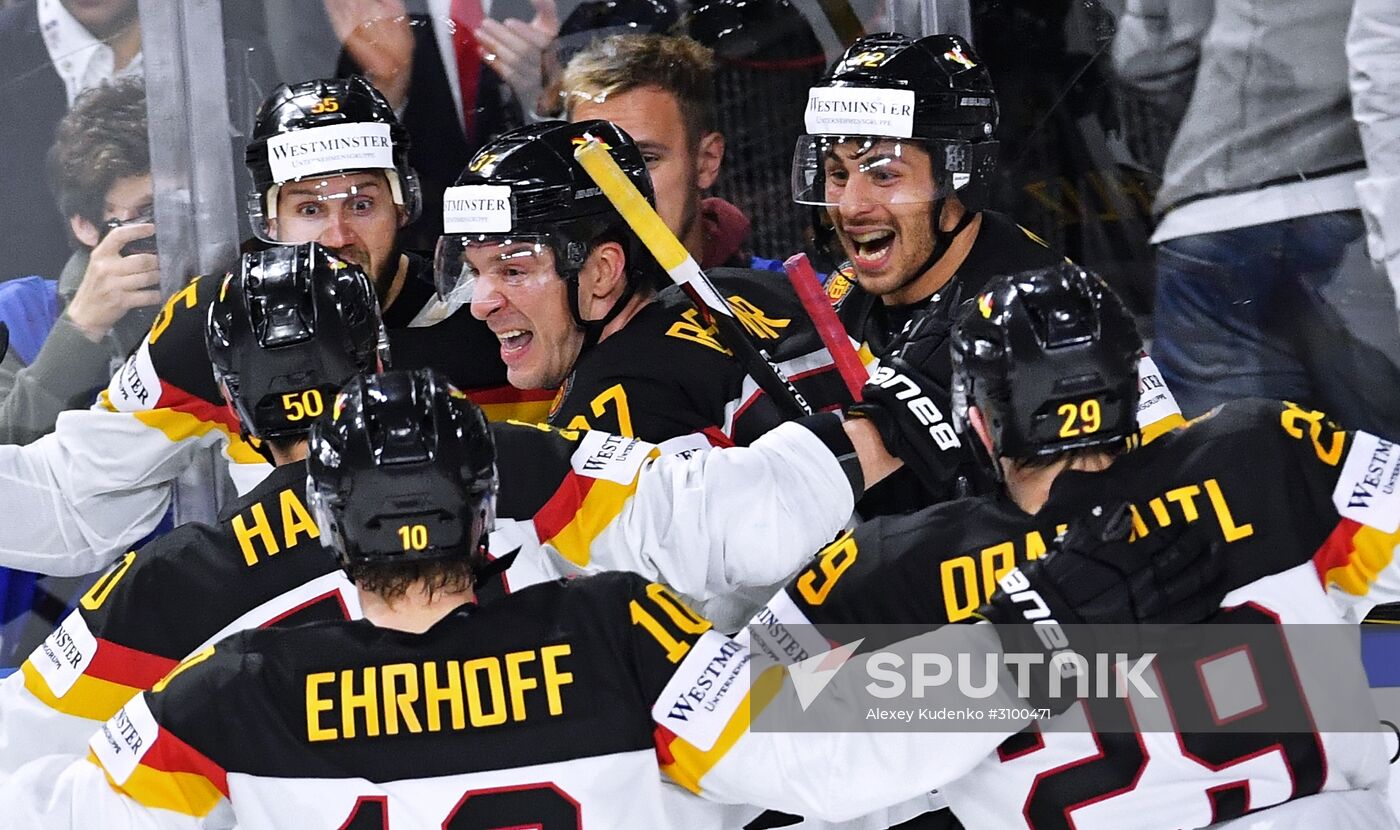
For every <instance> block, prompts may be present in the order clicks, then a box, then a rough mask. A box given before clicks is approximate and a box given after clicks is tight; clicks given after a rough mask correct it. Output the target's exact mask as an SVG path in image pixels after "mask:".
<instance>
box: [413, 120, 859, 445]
mask: <svg viewBox="0 0 1400 830" xmlns="http://www.w3.org/2000/svg"><path fill="white" fill-rule="evenodd" d="M588 137H593V138H597V139H598V140H600V141H602V142H603V143H604V144H605V145H606V147H607V149H608V151H609V153H610V154H611V155H612V157H613V159H614V160H615V161H617V163H618V165H619V166H620V167H621V168H622V169H623V171H624V172H625V173H626V174H627V176H628V177H629V178H630V179H631V181H632V183H633V184H635V185H636V187H637V189H638V190H640V191H641V192H642V194H643V195H644V196H646V197H647V199H648V200H650V201H653V202H654V201H655V200H654V197H653V195H652V183H651V179H650V176H649V175H648V173H647V166H646V163H645V161H644V160H643V158H642V153H641V150H640V149H639V148H638V147H637V145H636V143H635V142H633V141H632V139H631V138H630V137H628V136H627V134H626V133H624V132H623V131H622V130H620V129H619V128H617V127H615V126H614V125H612V124H610V123H608V122H606V121H597V120H590V121H581V122H578V123H574V124H567V123H564V122H548V123H544V124H536V125H533V126H529V127H523V128H520V129H518V130H513V131H511V132H508V133H505V134H503V135H501V136H499V137H498V138H496V139H495V140H493V141H492V142H490V143H489V144H487V145H486V146H485V147H483V148H482V149H481V150H480V151H479V152H478V153H477V154H476V155H475V156H474V157H473V158H472V159H471V161H470V162H468V164H467V167H466V169H465V170H463V172H462V175H461V177H460V178H459V179H458V181H457V185H456V186H455V187H452V188H450V189H449V190H448V191H447V193H446V195H445V196H444V216H445V219H444V235H443V237H442V238H441V239H440V240H439V242H438V250H437V258H436V267H435V271H436V276H437V279H438V288H439V291H440V292H441V294H442V296H443V297H444V298H445V299H447V300H449V301H450V303H451V304H453V305H455V304H458V303H470V306H471V311H472V313H473V314H474V315H476V316H477V317H478V318H479V319H481V320H484V321H485V323H486V325H487V326H489V327H490V328H491V331H493V332H494V333H495V335H496V337H497V338H498V339H499V341H500V343H499V354H500V357H501V359H503V360H504V361H505V363H506V366H507V370H508V376H509V378H510V382H511V384H512V385H514V386H515V387H517V388H520V389H549V390H556V389H557V390H558V395H557V397H556V398H555V402H554V405H553V408H552V410H551V411H550V415H549V422H550V423H551V424H555V425H557V426H561V427H568V428H591V429H605V430H608V431H610V432H617V433H620V434H622V435H635V436H638V437H640V438H643V439H646V440H649V441H664V440H667V439H670V438H675V437H678V436H687V435H695V434H699V435H702V436H703V438H704V439H707V440H708V441H709V442H710V443H714V444H734V443H737V444H747V443H749V442H751V441H752V440H753V439H754V438H756V437H757V436H759V435H762V434H763V433H764V432H766V431H767V430H768V429H771V428H772V427H773V426H774V425H776V424H777V423H779V422H781V421H782V420H783V414H782V413H783V410H782V408H781V407H780V406H777V405H775V404H774V403H773V401H772V400H771V399H770V398H768V396H767V395H766V394H764V393H762V392H760V390H759V389H758V386H757V384H756V383H755V382H754V381H753V380H752V379H751V378H749V377H748V375H747V374H746V373H745V371H744V370H743V368H742V367H741V365H740V364H739V362H738V361H736V360H734V358H733V357H732V355H731V354H730V352H729V350H728V349H727V348H726V347H725V344H723V343H722V342H721V341H720V339H719V336H718V334H717V333H716V331H715V328H714V326H712V325H710V324H707V323H706V322H705V320H704V319H702V317H701V315H700V312H699V311H698V310H696V309H695V307H694V306H693V305H692V304H691V302H690V301H689V300H688V299H687V298H686V296H685V295H684V294H683V293H682V292H681V291H680V290H679V289H677V288H673V287H666V288H664V289H662V288H660V286H661V285H662V284H663V283H665V282H667V277H666V275H665V272H664V271H662V270H661V268H660V266H659V265H658V264H657V263H656V261H655V259H654V258H653V257H652V255H651V254H650V253H649V252H648V251H647V250H646V248H645V247H644V246H643V245H642V243H641V241H640V240H638V239H637V237H636V236H635V234H634V233H633V231H632V230H631V229H630V228H629V227H628V225H627V223H626V221H625V220H624V219H623V218H622V216H621V215H620V214H619V213H618V212H617V210H616V209H615V208H614V207H613V205H612V203H611V202H609V201H608V199H607V197H606V196H604V195H603V193H602V192H601V191H600V190H599V189H598V187H597V185H595V184H594V182H593V180H592V179H591V178H590V177H589V175H588V173H587V172H586V171H584V169H583V168H582V167H581V166H580V165H579V164H578V163H577V162H576V161H574V158H573V150H574V148H575V147H576V146H578V145H580V144H581V143H583V142H584V141H585V139H586V138H588ZM709 276H710V278H711V280H712V281H713V282H714V283H715V284H716V286H717V288H718V289H719V290H720V291H721V292H723V293H724V294H725V295H726V296H728V298H729V302H730V304H731V305H732V306H734V307H735V309H736V312H737V314H738V316H739V318H740V321H741V322H742V323H743V325H744V327H745V328H746V329H747V330H748V332H749V333H750V334H751V335H752V336H753V338H754V339H755V340H757V341H758V342H759V343H760V344H761V345H762V346H763V347H764V348H766V349H767V350H768V351H769V353H770V354H772V355H773V356H774V359H775V360H777V361H778V362H779V364H780V366H781V367H782V368H784V369H786V370H787V373H788V374H789V375H790V376H791V377H793V378H794V382H795V383H796V384H797V386H798V389H799V391H801V392H802V394H803V395H804V396H805V397H806V399H807V400H808V401H809V402H810V403H811V404H812V406H813V408H814V409H822V408H826V407H828V406H834V405H837V404H840V403H842V402H844V400H845V398H846V394H845V393H844V391H843V389H842V387H841V385H840V381H839V377H838V375H837V374H836V372H835V369H834V366H833V364H832V361H831V357H830V355H829V353H827V352H826V350H825V349H824V347H823V346H822V344H821V341H820V339H819V338H818V337H817V335H816V333H815V330H814V328H813V326H812V325H811V323H810V321H809V319H808V318H807V316H806V314H805V312H804V311H803V309H802V306H801V303H800V302H799V300H798V299H797V297H796V295H795V294H794V293H793V292H792V290H791V288H790V287H789V286H788V285H787V284H786V283H785V282H784V281H782V280H775V279H774V278H773V275H772V274H771V273H767V272H758V271H749V270H745V269H737V268H729V269H723V268H722V269H713V270H712V271H711V272H710V273H709Z"/></svg>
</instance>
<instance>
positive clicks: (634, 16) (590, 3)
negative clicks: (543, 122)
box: [538, 0, 680, 118]
mask: <svg viewBox="0 0 1400 830" xmlns="http://www.w3.org/2000/svg"><path fill="white" fill-rule="evenodd" d="M679 22H680V11H679V10H677V9H676V7H675V6H674V5H672V4H671V3H670V2H669V0H585V2H583V3H580V4H579V5H577V6H575V7H574V10H573V11H571V12H569V16H568V17H566V18H564V22H563V23H562V24H561V25H560V26H559V35H558V37H556V38H554V44H553V45H552V46H551V47H550V48H549V49H548V50H547V51H546V52H545V54H544V92H542V93H541V94H540V101H539V107H538V113H539V114H540V115H547V116H549V117H550V118H564V117H565V115H564V106H565V101H564V91H563V84H564V67H566V66H568V65H569V61H571V60H573V58H574V55H577V54H578V53H579V52H582V51H583V50H584V49H586V48H588V47H589V46H591V45H593V44H594V43H597V42H598V41H600V40H602V39H603V38H606V37H611V36H613V35H644V34H650V33H658V34H663V33H666V32H670V31H671V30H672V29H674V28H675V27H676V24H677V23H679Z"/></svg>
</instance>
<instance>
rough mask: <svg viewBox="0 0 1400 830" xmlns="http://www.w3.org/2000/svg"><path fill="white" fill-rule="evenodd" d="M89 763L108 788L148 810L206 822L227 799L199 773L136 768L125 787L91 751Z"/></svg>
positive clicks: (88, 755) (89, 752)
mask: <svg viewBox="0 0 1400 830" xmlns="http://www.w3.org/2000/svg"><path fill="white" fill-rule="evenodd" d="M87 760H88V762H89V763H93V764H97V766H98V768H99V769H101V770H102V774H103V775H104V776H105V777H106V778H107V784H108V786H110V787H111V788H112V789H114V790H116V791H117V792H121V793H125V794H126V795H128V796H130V797H131V798H132V799H133V800H135V801H136V802H138V803H139V804H141V805H143V806H146V807H158V808H160V809H162V810H169V811H171V812H173V813H180V814H181V815H186V816H194V817H195V818H203V817H204V816H207V815H209V813H210V812H212V811H213V809H214V808H215V807H217V806H219V801H220V800H222V799H223V797H224V794H223V793H221V792H219V788H218V787H216V786H214V784H213V782H211V781H210V780H209V779H208V778H205V777H204V776H202V775H200V774H199V773H196V772H166V771H164V770H158V769H154V768H152V767H148V766H146V765H145V764H137V765H136V769H135V770H133V771H132V773H131V777H129V778H127V779H126V783H125V784H118V783H117V782H116V779H114V778H112V774H111V773H110V772H108V771H107V768H106V767H103V766H102V764H101V762H99V761H98V760H97V756H95V755H93V754H92V750H88V753H87Z"/></svg>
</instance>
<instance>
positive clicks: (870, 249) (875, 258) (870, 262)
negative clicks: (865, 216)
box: [851, 230, 895, 268]
mask: <svg viewBox="0 0 1400 830" xmlns="http://www.w3.org/2000/svg"><path fill="white" fill-rule="evenodd" d="M894 236H895V234H894V231H889V230H880V231H868V232H866V233H853V234H851V243H852V244H853V245H854V246H855V249H856V250H855V256H854V257H852V259H854V260H855V265H856V267H858V268H878V267H879V266H881V265H883V264H885V260H886V258H887V257H888V256H889V253H890V248H892V247H893V246H894Z"/></svg>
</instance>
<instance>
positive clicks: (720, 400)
mask: <svg viewBox="0 0 1400 830" xmlns="http://www.w3.org/2000/svg"><path fill="white" fill-rule="evenodd" d="M706 328H707V327H706V326H705V325H704V323H703V321H701V319H700V316H699V312H697V311H696V310H695V309H694V307H693V306H691V305H690V304H689V302H688V301H686V300H685V299H684V298H683V297H682V298H680V299H677V298H676V297H674V296H673V295H671V294H670V293H669V292H662V295H661V296H660V297H658V298H657V299H656V300H655V301H653V302H651V303H649V304H648V305H647V306H645V307H644V308H642V309H641V310H640V311H638V312H637V314H636V315H635V316H634V317H633V318H632V319H631V320H629V321H628V323H627V325H625V326H624V327H623V328H622V329H620V330H619V331H617V332H615V333H614V334H612V335H611V336H609V337H608V338H606V339H604V340H603V341H602V342H600V343H597V344H596V345H594V346H593V347H591V348H590V349H588V350H587V351H586V352H584V353H583V355H581V356H580V358H579V361H578V363H577V365H576V366H575V368H574V372H573V374H572V375H571V376H570V378H569V379H568V381H566V383H565V387H564V390H563V392H562V395H561V397H560V399H559V401H558V403H557V405H556V407H555V408H554V409H553V411H552V412H551V413H550V416H549V421H550V423H551V424H554V425H556V426H560V427H567V428H570V429H601V430H605V431H607V432H614V433H617V434H619V435H627V436H635V437H639V438H643V439H645V440H648V441H664V440H666V439H668V438H673V437H676V436H678V435H686V434H689V433H692V432H699V431H701V430H705V429H710V428H718V427H720V426H722V425H723V423H724V407H725V405H726V404H727V403H729V402H730V401H731V400H733V399H735V398H737V397H738V395H739V392H740V387H741V386H742V384H743V371H742V370H741V369H740V367H739V365H738V364H737V363H735V362H734V361H733V360H732V359H730V357H729V356H728V355H727V354H726V353H725V352H724V351H723V347H722V346H721V345H720V343H719V341H718V340H717V339H716V338H715V336H714V334H713V333H712V332H707V330H706Z"/></svg>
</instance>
